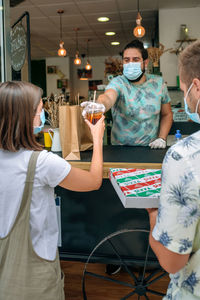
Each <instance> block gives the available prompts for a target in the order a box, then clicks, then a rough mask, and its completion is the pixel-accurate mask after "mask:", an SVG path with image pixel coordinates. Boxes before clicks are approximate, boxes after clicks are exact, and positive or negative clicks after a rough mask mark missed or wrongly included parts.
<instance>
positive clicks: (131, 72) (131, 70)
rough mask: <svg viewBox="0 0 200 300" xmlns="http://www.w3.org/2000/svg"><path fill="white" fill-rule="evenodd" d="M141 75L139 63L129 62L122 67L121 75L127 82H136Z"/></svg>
mask: <svg viewBox="0 0 200 300" xmlns="http://www.w3.org/2000/svg"><path fill="white" fill-rule="evenodd" d="M142 73H143V72H142V69H141V63H140V62H130V63H128V64H124V65H123V74H124V76H126V77H127V78H128V79H129V80H136V79H137V78H139V77H140V76H141V75H142Z"/></svg>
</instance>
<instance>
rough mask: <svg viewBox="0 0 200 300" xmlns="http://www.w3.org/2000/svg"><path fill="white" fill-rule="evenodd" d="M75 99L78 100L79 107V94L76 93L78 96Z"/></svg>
mask: <svg viewBox="0 0 200 300" xmlns="http://www.w3.org/2000/svg"><path fill="white" fill-rule="evenodd" d="M77 98H78V106H79V93H78V95H77Z"/></svg>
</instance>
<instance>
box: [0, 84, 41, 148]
mask: <svg viewBox="0 0 200 300" xmlns="http://www.w3.org/2000/svg"><path fill="white" fill-rule="evenodd" d="M41 96H42V90H41V89H40V88H39V87H37V86H35V85H33V84H31V83H28V82H22V81H8V82H4V83H2V84H0V148H2V149H4V150H8V151H12V152H16V151H18V150H19V149H20V148H25V149H29V150H41V149H42V146H41V145H40V144H39V143H38V142H37V141H36V139H35V135H34V133H33V119H34V117H35V114H36V110H37V107H38V105H39V103H40V99H41Z"/></svg>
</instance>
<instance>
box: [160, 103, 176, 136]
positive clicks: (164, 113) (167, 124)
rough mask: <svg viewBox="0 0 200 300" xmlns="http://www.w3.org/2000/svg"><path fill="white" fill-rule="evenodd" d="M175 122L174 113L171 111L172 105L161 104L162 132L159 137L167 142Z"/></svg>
mask: <svg viewBox="0 0 200 300" xmlns="http://www.w3.org/2000/svg"><path fill="white" fill-rule="evenodd" d="M172 122H173V113H172V110H171V104H170V103H166V104H161V120H160V130H159V135H158V137H160V138H162V139H164V140H166V139H167V136H168V133H169V131H170V129H171V126H172Z"/></svg>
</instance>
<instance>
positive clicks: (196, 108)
mask: <svg viewBox="0 0 200 300" xmlns="http://www.w3.org/2000/svg"><path fill="white" fill-rule="evenodd" d="M199 102H200V99H199V100H198V101H197V105H196V109H195V113H196V114H199V113H198V112H197V109H198V106H199Z"/></svg>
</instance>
